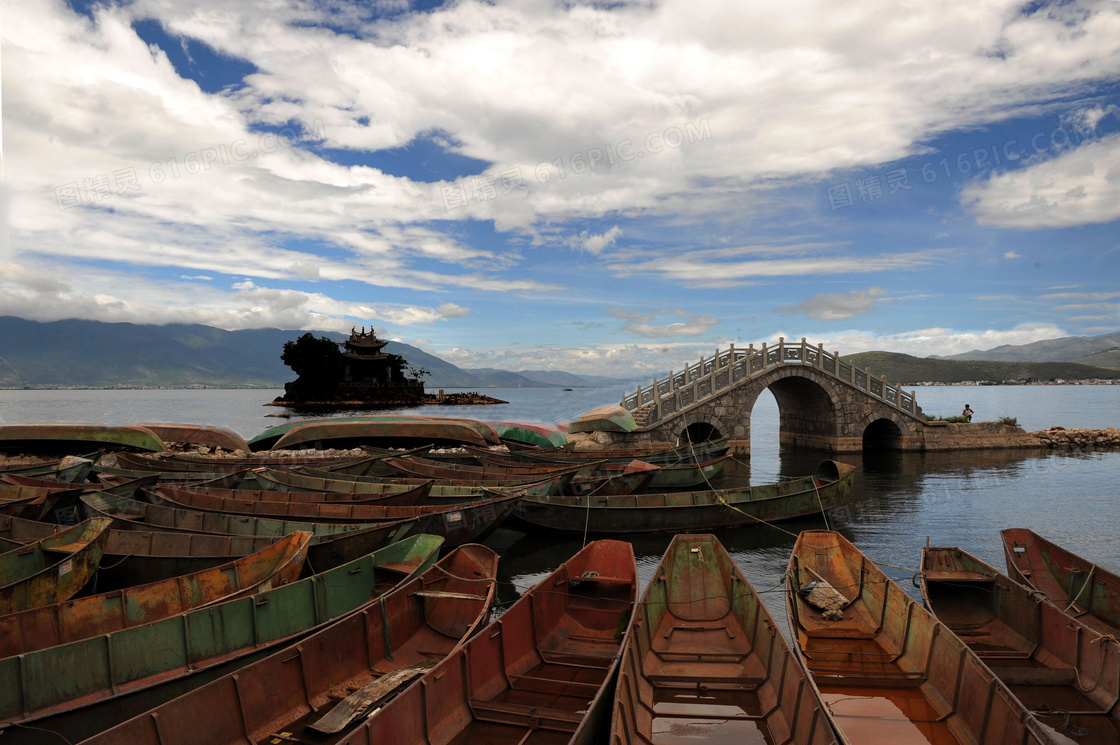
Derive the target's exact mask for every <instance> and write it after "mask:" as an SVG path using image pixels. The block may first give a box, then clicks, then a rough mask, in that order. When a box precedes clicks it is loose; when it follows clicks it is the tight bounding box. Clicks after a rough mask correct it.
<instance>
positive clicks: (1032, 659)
mask: <svg viewBox="0 0 1120 745" xmlns="http://www.w3.org/2000/svg"><path fill="white" fill-rule="evenodd" d="M921 585H922V599H923V600H924V601H925V602H926V606H927V607H928V608H929V609H930V610H931V611H933V613H934V614H935V615H936V616H937V618H938V620H940V621H941V622H942V623H943V624H945V625H946V626H948V627H949V628H950V629H952V631H953V633H954V634H956V635H957V636H958V637H960V639H961V641H963V642H964V643H965V644H967V645H968V646H969V647H971V648H972V651H974V652H975V653H976V655H977V656H978V657H979V658H980V659H981V660H983V661H984V663H985V664H986V665H987V666H988V667H990V668H991V669H992V671H993V672H994V673H995V674H996V675H997V676H998V677H999V679H1000V680H1001V681H1003V683H1004V684H1006V685H1007V687H1008V688H1010V689H1011V692H1012V693H1013V694H1015V697H1016V698H1017V699H1019V703H1021V704H1022V705H1023V706H1024V707H1025V708H1026V709H1027V710H1028V711H1030V712H1032V713H1033V714H1034V715H1035V716H1036V717H1037V718H1038V719H1039V720H1040V721H1041V722H1042V723H1043V724H1045V725H1046V726H1048V727H1049V728H1050V729H1052V730H1054V732H1055V734H1056V736H1057V737H1062V738H1064V737H1071V739H1073V740H1074V741H1075V742H1077V741H1079V737H1078V735H1079V733H1084V734H1085V735H1088V734H1092V740H1090V741H1089V742H1092V743H1103V742H1111V743H1120V707H1117V706H1116V704H1117V702H1118V701H1120V642H1117V641H1116V640H1115V639H1114V638H1110V639H1108V640H1104V639H1102V637H1101V635H1100V634H1099V633H1097V632H1096V631H1094V630H1092V629H1090V628H1089V627H1087V626H1084V625H1082V624H1080V623H1077V622H1076V621H1074V620H1073V619H1072V618H1071V617H1070V616H1068V615H1067V614H1066V613H1065V612H1063V611H1062V609H1061V608H1059V607H1058V606H1056V605H1054V604H1053V603H1051V602H1049V601H1047V600H1044V599H1042V598H1040V597H1038V592H1037V591H1035V590H1032V589H1031V588H1029V587H1027V586H1026V585H1021V584H1019V583H1018V582H1014V581H1012V580H1011V579H1009V578H1008V577H1007V576H1006V575H1004V574H1001V573H1000V572H998V571H996V570H995V569H993V568H992V567H990V566H988V565H987V564H985V563H984V562H982V561H980V559H977V558H976V557H975V556H972V555H971V554H968V553H966V552H964V551H962V550H960V549H959V548H955V547H952V548H939V547H931V546H926V547H925V548H924V549H923V550H922V572H921ZM1057 710H1060V713H1059V711H1057Z"/></svg>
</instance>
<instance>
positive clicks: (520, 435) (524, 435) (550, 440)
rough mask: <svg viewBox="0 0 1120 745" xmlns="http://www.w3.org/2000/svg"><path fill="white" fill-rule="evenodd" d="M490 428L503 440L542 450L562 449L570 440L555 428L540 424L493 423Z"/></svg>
mask: <svg viewBox="0 0 1120 745" xmlns="http://www.w3.org/2000/svg"><path fill="white" fill-rule="evenodd" d="M490 426H491V427H493V428H494V431H495V432H497V433H498V437H501V438H502V439H503V440H512V441H513V442H515V443H520V444H522V445H535V446H536V447H541V448H555V447H562V446H564V445H567V444H568V438H567V437H565V436H564V433H563V432H561V431H560V430H558V429H556V428H555V427H545V426H542V425H539V424H522V423H520V422H491V423H490Z"/></svg>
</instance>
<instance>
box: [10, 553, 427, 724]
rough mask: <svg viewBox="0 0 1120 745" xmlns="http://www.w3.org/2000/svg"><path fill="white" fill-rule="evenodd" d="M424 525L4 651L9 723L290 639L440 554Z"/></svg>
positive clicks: (355, 607) (366, 600) (352, 608)
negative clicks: (246, 590) (226, 594)
mask: <svg viewBox="0 0 1120 745" xmlns="http://www.w3.org/2000/svg"><path fill="white" fill-rule="evenodd" d="M442 543H443V541H442V540H441V539H440V538H437V537H435V536H428V535H418V536H413V537H412V538H406V539H405V540H403V541H400V542H398V543H394V544H393V545H391V546H386V547H385V548H383V549H380V550H378V551H375V552H374V553H372V554H368V555H366V556H363V557H361V558H360V559H356V560H355V561H353V562H350V563H348V564H344V565H342V566H340V567H336V568H335V569H331V570H329V571H326V572H322V573H320V574H317V575H314V576H311V577H308V578H307V579H303V580H300V581H298V582H292V583H290V584H287V585H283V586H281V587H275V588H273V589H271V590H268V591H265V592H261V593H257V594H255V595H250V596H248V597H241V598H237V599H234V600H230V601H227V602H224V603H218V604H215V605H211V606H208V607H206V608H198V609H195V610H191V611H188V612H186V613H180V614H179V615H176V616H172V617H170V618H166V619H163V620H161V621H156V622H155V623H149V624H145V625H142V626H134V627H132V628H129V629H123V630H121V631H116V632H113V633H109V634H102V635H100V636H96V637H93V638H91V639H84V640H82V641H77V642H73V643H71V644H64V645H62V646H57V647H51V648H49V649H42V650H39V651H37V652H31V653H29V654H24V655H18V656H15V657H6V658H4V659H2V660H0V732H3V731H4V730H5V729H6V728H8V727H11V725H13V724H17V723H26V722H33V721H35V720H38V719H41V718H43V717H48V716H52V715H55V714H61V713H63V712H68V711H73V710H75V709H80V708H82V707H85V706H90V705H92V704H95V703H97V702H99V701H105V700H108V699H112V698H117V697H119V696H124V695H126V694H129V693H133V692H136V691H140V690H144V689H147V688H151V687H153V686H156V685H159V684H161V683H166V682H168V681H171V680H175V679H178V678H182V677H184V676H187V675H191V674H192V673H196V672H198V671H200V670H205V669H207V668H211V667H214V666H216V665H220V664H224V663H228V662H231V661H234V660H236V659H238V658H242V657H245V656H246V655H249V654H251V653H254V652H258V651H261V650H264V649H269V648H275V647H277V646H278V645H279V644H281V643H283V642H291V641H293V640H295V639H298V638H301V637H303V636H305V635H307V634H308V633H310V632H313V631H316V630H318V629H320V628H322V627H324V626H325V625H326V624H328V623H330V622H332V621H335V620H337V619H339V618H342V617H344V616H347V615H350V614H351V613H354V612H356V611H359V610H361V609H363V608H365V607H367V606H369V605H370V604H372V603H376V602H377V598H378V597H380V596H381V595H383V594H384V593H385V592H387V591H389V590H390V589H392V588H393V587H394V586H396V585H397V584H399V583H400V582H403V581H406V580H408V579H411V578H412V577H414V576H416V575H418V574H420V573H421V572H423V571H424V570H425V569H427V568H428V567H429V566H431V565H432V563H434V562H435V559H436V556H437V554H438V553H439V548H440V546H441V545H442Z"/></svg>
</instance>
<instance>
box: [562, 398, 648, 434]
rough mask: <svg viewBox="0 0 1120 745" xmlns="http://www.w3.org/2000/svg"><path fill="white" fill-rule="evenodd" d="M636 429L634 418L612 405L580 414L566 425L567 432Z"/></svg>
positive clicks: (629, 430)
mask: <svg viewBox="0 0 1120 745" xmlns="http://www.w3.org/2000/svg"><path fill="white" fill-rule="evenodd" d="M637 428H638V423H637V422H635V421H634V416H633V415H632V414H631V413H630V412H629V411H627V410H626V409H624V408H623V407H621V406H619V405H618V404H613V405H611V406H600V407H599V408H597V409H592V410H591V411H588V412H585V413H583V414H580V415H579V416H577V417H576V418H575V419H573V420H572V423H571V424H569V425H568V432H633V431H634V430H636V429H637Z"/></svg>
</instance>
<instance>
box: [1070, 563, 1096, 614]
mask: <svg viewBox="0 0 1120 745" xmlns="http://www.w3.org/2000/svg"><path fill="white" fill-rule="evenodd" d="M1095 571H1097V565H1096V564H1093V566H1092V567H1091V568H1090V569H1089V573H1088V574H1087V575H1085V584H1083V585H1081V589H1080V590H1078V591H1077V594H1076V595H1074V596H1073V599H1072V600H1070V601H1069V605H1067V606H1066V610H1065V612H1066V613H1069V609H1070V608H1072V607H1073V606H1074V605H1075V604H1076V603H1077V601H1078V600H1080V599H1081V593H1083V592H1085V588H1086V587H1089V586H1090V585H1091V584H1092V583H1093V572H1095ZM1091 601H1092V598H1090V602H1091Z"/></svg>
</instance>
